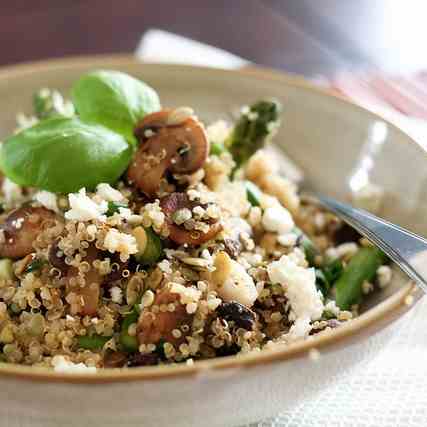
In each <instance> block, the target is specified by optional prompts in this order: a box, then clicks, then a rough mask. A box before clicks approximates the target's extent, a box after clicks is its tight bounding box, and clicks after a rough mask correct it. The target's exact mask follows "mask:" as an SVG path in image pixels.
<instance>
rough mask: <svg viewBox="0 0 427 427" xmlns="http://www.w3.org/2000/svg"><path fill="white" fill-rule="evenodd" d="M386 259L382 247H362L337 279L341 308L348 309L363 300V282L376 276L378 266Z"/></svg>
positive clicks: (337, 296)
mask: <svg viewBox="0 0 427 427" xmlns="http://www.w3.org/2000/svg"><path fill="white" fill-rule="evenodd" d="M385 261H386V257H385V255H384V254H383V253H382V252H381V250H380V249H378V248H374V247H366V248H362V249H360V250H359V251H358V252H357V253H356V255H354V256H353V258H351V260H350V262H349V263H348V265H347V266H346V268H345V269H344V272H343V274H342V275H341V276H340V278H339V279H338V280H337V281H336V283H335V285H336V303H337V305H338V307H339V308H340V309H341V310H348V309H350V308H351V306H352V305H353V304H358V303H360V302H361V300H362V295H363V292H362V284H363V282H364V281H365V280H367V281H370V280H372V279H373V278H374V277H375V274H376V271H377V270H378V267H380V266H381V265H382V264H383V263H384V262H385Z"/></svg>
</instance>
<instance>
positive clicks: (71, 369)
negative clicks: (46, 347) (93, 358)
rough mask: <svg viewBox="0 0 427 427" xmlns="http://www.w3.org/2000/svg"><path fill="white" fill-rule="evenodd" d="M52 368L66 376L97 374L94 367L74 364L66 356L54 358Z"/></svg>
mask: <svg viewBox="0 0 427 427" xmlns="http://www.w3.org/2000/svg"><path fill="white" fill-rule="evenodd" d="M52 366H53V368H54V370H55V372H63V373H66V374H76V373H77V374H80V373H82V374H94V373H95V372H96V368H95V367H94V366H86V365H85V364H84V363H73V362H70V361H69V360H67V359H66V358H65V357H64V356H54V357H53V359H52Z"/></svg>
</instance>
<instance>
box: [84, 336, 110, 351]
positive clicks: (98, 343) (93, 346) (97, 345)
mask: <svg viewBox="0 0 427 427" xmlns="http://www.w3.org/2000/svg"><path fill="white" fill-rule="evenodd" d="M110 339H111V337H104V336H102V335H97V334H94V335H84V336H81V337H78V338H77V342H78V344H79V348H84V349H86V350H100V349H101V348H102V347H104V345H105V343H106V342H107V341H109V340H110Z"/></svg>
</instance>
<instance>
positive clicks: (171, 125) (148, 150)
mask: <svg viewBox="0 0 427 427" xmlns="http://www.w3.org/2000/svg"><path fill="white" fill-rule="evenodd" d="M176 111H177V110H162V111H158V112H156V113H153V114H149V115H148V116H145V117H144V118H143V119H142V120H141V122H139V123H138V125H137V127H136V129H135V136H136V138H137V139H138V141H139V142H140V147H139V149H138V151H137V152H136V154H135V157H134V159H133V161H132V163H131V165H130V166H129V169H128V172H127V177H128V180H129V181H130V182H132V183H134V184H135V186H137V187H138V188H139V189H140V190H141V191H142V192H143V193H145V194H146V195H147V196H149V197H153V196H155V195H156V193H157V191H158V190H159V188H160V183H161V180H162V179H163V178H164V177H165V176H166V173H167V172H170V173H172V174H174V173H177V174H190V173H193V172H195V171H196V170H198V169H200V168H201V167H202V166H203V164H204V163H205V161H206V159H207V157H208V154H209V141H208V139H207V137H206V133H205V131H204V129H203V126H202V125H201V123H200V122H198V121H197V120H196V119H195V118H194V117H192V116H190V115H187V116H182V117H181V120H176V117H177V114H176Z"/></svg>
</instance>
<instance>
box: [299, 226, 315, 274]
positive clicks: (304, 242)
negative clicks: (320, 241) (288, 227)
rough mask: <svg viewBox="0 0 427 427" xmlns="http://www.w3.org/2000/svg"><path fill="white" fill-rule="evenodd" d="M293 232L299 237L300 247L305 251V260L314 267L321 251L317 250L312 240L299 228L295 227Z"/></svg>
mask: <svg viewBox="0 0 427 427" xmlns="http://www.w3.org/2000/svg"><path fill="white" fill-rule="evenodd" d="M293 232H294V233H295V234H296V235H297V236H298V246H299V247H300V248H301V249H302V250H303V251H304V253H305V259H306V260H307V262H308V264H309V265H310V266H311V267H312V266H314V265H315V262H314V261H315V258H316V255H318V253H319V250H318V249H317V248H316V246H315V244H314V243H313V242H312V240H311V239H310V238H309V237H308V236H307V235H306V234H305V233H304V232H303V231H302V230H301V229H300V228H298V227H295V228H294V230H293Z"/></svg>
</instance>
